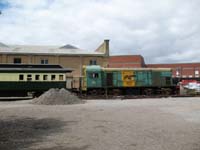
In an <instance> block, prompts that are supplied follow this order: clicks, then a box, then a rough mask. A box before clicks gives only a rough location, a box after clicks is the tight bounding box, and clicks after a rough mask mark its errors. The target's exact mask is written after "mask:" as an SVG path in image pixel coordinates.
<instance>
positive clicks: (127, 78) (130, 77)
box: [122, 70, 135, 87]
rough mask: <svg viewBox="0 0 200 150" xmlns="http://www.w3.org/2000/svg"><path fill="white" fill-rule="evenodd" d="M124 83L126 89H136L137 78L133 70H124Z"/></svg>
mask: <svg viewBox="0 0 200 150" xmlns="http://www.w3.org/2000/svg"><path fill="white" fill-rule="evenodd" d="M122 81H123V86H124V87H134V86H135V78H134V72H133V70H124V71H122Z"/></svg>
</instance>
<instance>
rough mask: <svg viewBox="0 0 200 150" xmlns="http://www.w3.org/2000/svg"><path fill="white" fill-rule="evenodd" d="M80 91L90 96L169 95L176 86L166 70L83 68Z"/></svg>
mask: <svg viewBox="0 0 200 150" xmlns="http://www.w3.org/2000/svg"><path fill="white" fill-rule="evenodd" d="M83 72H84V78H83V86H82V90H83V91H85V92H86V93H88V94H92V95H102V94H105V93H106V94H108V95H156V94H157V95H158V94H159V95H169V94H174V91H175V88H176V86H175V85H173V83H172V77H171V76H172V70H171V69H167V68H102V67H100V66H85V67H84V69H83Z"/></svg>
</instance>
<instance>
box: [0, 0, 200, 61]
mask: <svg viewBox="0 0 200 150" xmlns="http://www.w3.org/2000/svg"><path fill="white" fill-rule="evenodd" d="M4 1H8V2H9V4H10V7H9V8H7V9H5V10H4V11H3V14H2V15H1V16H0V41H1V42H4V43H8V44H48V45H62V44H66V43H70V44H74V45H76V46H79V47H80V48H84V49H89V50H94V49H95V48H96V47H97V46H98V44H100V42H102V41H103V39H110V40H111V42H110V44H111V53H112V54H141V55H143V56H144V57H145V60H146V62H147V63H168V62H169V61H170V62H185V61H198V55H195V54H196V53H197V52H198V51H199V49H200V44H199V43H200V21H199V15H200V11H199V8H198V6H199V4H200V1H199V0H192V1H187V0H165V1H160V0H123V1H121V0H110V1H105V0H101V1H98V0H85V1H81V0H73V1H66V0H23V1H22V0H4ZM188 53H190V55H189V54H188ZM180 54H181V55H180Z"/></svg>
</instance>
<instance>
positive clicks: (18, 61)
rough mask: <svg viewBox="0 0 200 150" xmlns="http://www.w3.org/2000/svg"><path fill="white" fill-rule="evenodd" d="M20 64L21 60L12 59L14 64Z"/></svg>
mask: <svg viewBox="0 0 200 150" xmlns="http://www.w3.org/2000/svg"><path fill="white" fill-rule="evenodd" d="M21 62H22V60H21V58H14V59H13V63H14V64H21Z"/></svg>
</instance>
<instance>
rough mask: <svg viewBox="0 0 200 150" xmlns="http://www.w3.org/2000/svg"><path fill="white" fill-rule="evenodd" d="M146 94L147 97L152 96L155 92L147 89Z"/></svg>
mask: <svg viewBox="0 0 200 150" xmlns="http://www.w3.org/2000/svg"><path fill="white" fill-rule="evenodd" d="M144 94H145V95H152V94H153V90H152V89H145V90H144Z"/></svg>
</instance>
